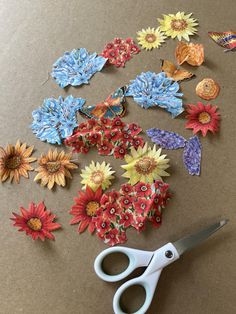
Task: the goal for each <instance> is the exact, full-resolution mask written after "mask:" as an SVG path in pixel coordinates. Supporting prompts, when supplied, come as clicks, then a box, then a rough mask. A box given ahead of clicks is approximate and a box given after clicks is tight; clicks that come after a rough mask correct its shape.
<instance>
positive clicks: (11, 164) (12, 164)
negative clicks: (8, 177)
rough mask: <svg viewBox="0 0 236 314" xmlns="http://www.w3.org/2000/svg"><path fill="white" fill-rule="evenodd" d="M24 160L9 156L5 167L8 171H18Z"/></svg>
mask: <svg viewBox="0 0 236 314" xmlns="http://www.w3.org/2000/svg"><path fill="white" fill-rule="evenodd" d="M21 161H22V158H21V157H20V156H9V157H8V158H7V159H6V162H5V165H6V168H8V169H16V168H18V167H19V166H20V164H21Z"/></svg>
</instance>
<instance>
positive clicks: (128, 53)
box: [101, 37, 140, 68]
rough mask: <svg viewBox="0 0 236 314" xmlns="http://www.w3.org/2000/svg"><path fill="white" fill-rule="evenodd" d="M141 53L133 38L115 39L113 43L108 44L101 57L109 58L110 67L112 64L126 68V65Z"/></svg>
mask: <svg viewBox="0 0 236 314" xmlns="http://www.w3.org/2000/svg"><path fill="white" fill-rule="evenodd" d="M139 52H140V49H139V47H138V46H137V45H136V44H135V42H134V40H133V39H132V38H130V37H128V38H126V39H122V38H114V40H113V41H112V42H109V43H107V44H106V46H105V48H104V50H103V51H102V53H101V56H103V57H104V58H107V64H108V65H111V64H112V65H114V66H116V67H117V68H119V67H124V66H125V63H126V62H127V61H129V60H130V59H131V58H132V57H133V55H134V54H137V53H139Z"/></svg>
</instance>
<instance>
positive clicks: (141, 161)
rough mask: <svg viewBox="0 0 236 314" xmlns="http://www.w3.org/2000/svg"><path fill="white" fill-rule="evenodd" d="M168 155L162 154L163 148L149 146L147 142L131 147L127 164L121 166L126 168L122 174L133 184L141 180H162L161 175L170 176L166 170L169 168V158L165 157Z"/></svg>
mask: <svg viewBox="0 0 236 314" xmlns="http://www.w3.org/2000/svg"><path fill="white" fill-rule="evenodd" d="M165 157H166V155H161V149H158V150H156V146H155V145H154V146H153V148H151V147H148V144H147V143H146V144H145V145H144V147H143V148H142V147H138V148H137V149H135V148H134V147H131V154H130V155H126V156H125V161H126V163H127V164H126V165H122V166H121V167H122V168H123V169H125V170H126V172H125V173H124V174H123V175H122V176H123V177H125V178H128V179H129V183H130V184H131V185H134V184H136V183H137V182H139V181H142V182H145V183H153V181H154V180H162V178H161V177H163V176H169V173H167V172H166V171H165V170H166V169H167V168H169V164H168V162H169V159H165Z"/></svg>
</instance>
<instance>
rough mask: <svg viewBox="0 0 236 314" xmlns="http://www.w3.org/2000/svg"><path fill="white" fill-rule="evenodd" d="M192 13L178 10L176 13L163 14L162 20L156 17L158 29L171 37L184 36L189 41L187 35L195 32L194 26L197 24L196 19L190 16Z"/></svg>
mask: <svg viewBox="0 0 236 314" xmlns="http://www.w3.org/2000/svg"><path fill="white" fill-rule="evenodd" d="M191 15H192V13H190V14H185V13H184V12H178V13H177V14H168V15H165V14H163V20H162V19H157V20H158V21H159V22H160V30H161V31H163V32H164V33H165V34H166V35H167V36H169V37H171V38H176V37H177V38H178V40H181V38H184V39H185V40H187V41H189V36H190V35H194V34H196V33H197V29H196V27H195V26H197V25H198V23H197V20H196V19H193V18H191Z"/></svg>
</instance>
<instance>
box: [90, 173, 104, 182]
mask: <svg viewBox="0 0 236 314" xmlns="http://www.w3.org/2000/svg"><path fill="white" fill-rule="evenodd" d="M103 179H104V175H103V173H102V172H101V171H94V172H93V173H92V175H91V181H92V182H93V183H95V184H98V185H101V184H102V181H103Z"/></svg>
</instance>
